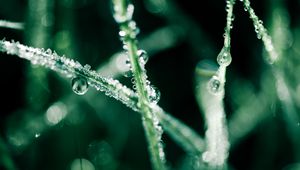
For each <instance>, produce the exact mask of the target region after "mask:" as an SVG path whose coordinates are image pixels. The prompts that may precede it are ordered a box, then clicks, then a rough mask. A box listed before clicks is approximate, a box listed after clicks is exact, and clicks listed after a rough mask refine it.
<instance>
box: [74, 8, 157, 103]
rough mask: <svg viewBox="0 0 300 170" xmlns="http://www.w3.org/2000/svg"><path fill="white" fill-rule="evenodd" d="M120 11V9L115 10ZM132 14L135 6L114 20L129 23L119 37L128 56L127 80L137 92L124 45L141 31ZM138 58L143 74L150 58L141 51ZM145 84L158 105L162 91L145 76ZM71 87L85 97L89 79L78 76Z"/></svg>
mask: <svg viewBox="0 0 300 170" xmlns="http://www.w3.org/2000/svg"><path fill="white" fill-rule="evenodd" d="M115 10H118V9H115ZM132 13H133V5H131V4H129V5H128V8H127V15H125V16H122V15H118V12H116V13H115V15H114V18H115V20H116V21H117V22H118V23H125V22H127V24H128V29H127V30H121V31H120V32H119V36H120V38H121V41H122V42H123V49H124V50H125V54H126V55H127V59H126V61H125V65H126V66H127V68H128V70H127V71H126V72H124V76H125V77H127V78H130V77H131V82H132V83H133V84H134V85H133V89H134V90H136V85H135V79H134V77H133V73H132V67H131V64H130V60H129V58H128V52H127V50H128V47H127V45H126V44H125V43H124V42H126V40H127V39H135V38H136V36H137V34H138V33H139V29H138V28H137V27H136V23H135V22H134V21H133V20H132ZM137 56H138V60H139V61H138V62H139V64H140V66H141V68H142V71H143V72H146V70H145V69H144V68H145V67H144V66H145V64H146V63H147V61H148V60H149V56H148V54H147V52H146V51H144V50H142V49H140V50H137ZM145 83H146V91H147V95H148V99H149V101H150V102H151V103H155V104H156V103H157V102H158V101H159V100H160V91H159V90H158V89H157V88H156V87H155V86H153V85H151V84H150V81H149V80H147V76H146V74H145ZM71 86H72V90H73V91H74V93H76V94H78V95H84V94H85V93H86V92H87V91H88V88H89V85H88V82H87V79H86V78H84V77H81V76H76V77H74V78H73V79H72V81H71Z"/></svg>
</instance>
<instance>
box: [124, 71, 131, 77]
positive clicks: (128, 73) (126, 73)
mask: <svg viewBox="0 0 300 170" xmlns="http://www.w3.org/2000/svg"><path fill="white" fill-rule="evenodd" d="M132 76H133V74H132V71H131V70H128V71H126V72H125V73H124V77H132Z"/></svg>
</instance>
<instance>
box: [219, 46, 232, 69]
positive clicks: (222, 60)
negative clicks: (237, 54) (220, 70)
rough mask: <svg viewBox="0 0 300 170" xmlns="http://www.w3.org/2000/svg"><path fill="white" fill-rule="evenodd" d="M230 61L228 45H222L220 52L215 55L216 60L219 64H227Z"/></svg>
mask: <svg viewBox="0 0 300 170" xmlns="http://www.w3.org/2000/svg"><path fill="white" fill-rule="evenodd" d="M231 61H232V58H231V54H230V49H229V48H228V47H223V48H222V50H221V52H220V53H219V55H218V57H217V62H218V64H219V65H220V66H228V65H229V64H230V63H231Z"/></svg>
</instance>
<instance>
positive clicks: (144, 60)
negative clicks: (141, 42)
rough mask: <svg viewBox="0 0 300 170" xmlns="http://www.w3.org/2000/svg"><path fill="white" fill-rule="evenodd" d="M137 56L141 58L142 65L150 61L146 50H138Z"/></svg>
mask: <svg viewBox="0 0 300 170" xmlns="http://www.w3.org/2000/svg"><path fill="white" fill-rule="evenodd" d="M137 55H138V56H139V60H140V62H141V63H142V64H146V63H147V61H148V60H149V56H148V54H147V52H146V51H145V50H138V51H137Z"/></svg>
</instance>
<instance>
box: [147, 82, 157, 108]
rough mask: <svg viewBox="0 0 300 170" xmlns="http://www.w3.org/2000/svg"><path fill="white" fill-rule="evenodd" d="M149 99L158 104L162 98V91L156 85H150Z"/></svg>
mask: <svg viewBox="0 0 300 170" xmlns="http://www.w3.org/2000/svg"><path fill="white" fill-rule="evenodd" d="M148 95H149V101H150V102H151V103H154V104H156V103H157V102H158V101H159V99H160V91H159V90H158V88H157V87H155V86H150V87H149V90H148Z"/></svg>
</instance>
